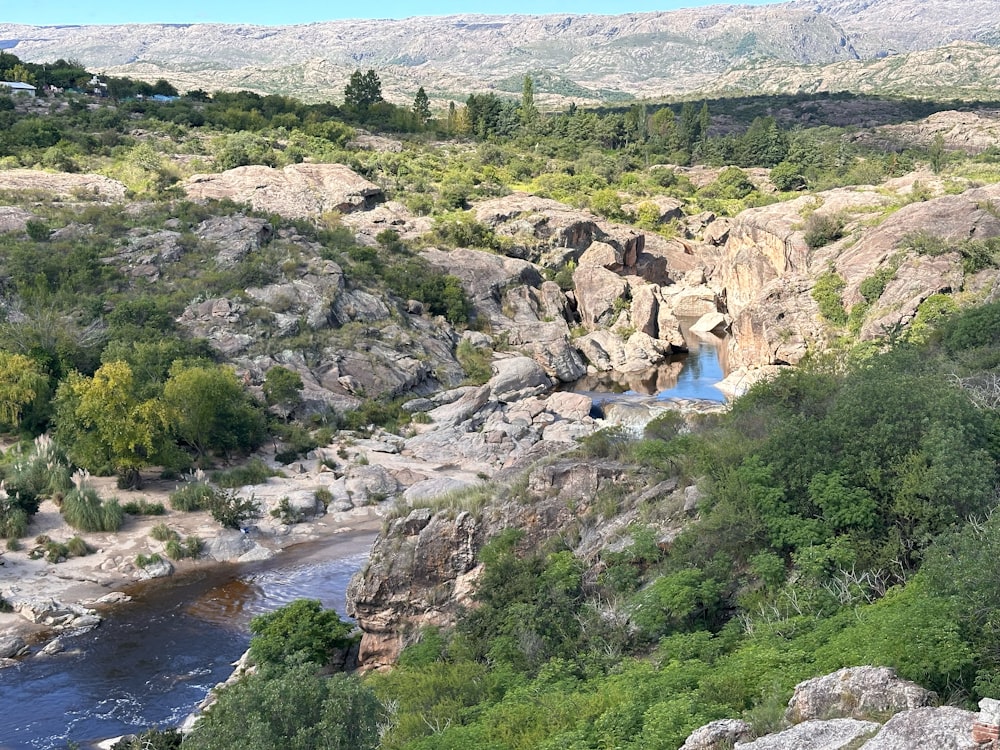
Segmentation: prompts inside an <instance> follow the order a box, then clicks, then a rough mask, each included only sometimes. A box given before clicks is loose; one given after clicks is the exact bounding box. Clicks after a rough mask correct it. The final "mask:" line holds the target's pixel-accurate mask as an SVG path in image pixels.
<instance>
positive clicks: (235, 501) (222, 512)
mask: <svg viewBox="0 0 1000 750" xmlns="http://www.w3.org/2000/svg"><path fill="white" fill-rule="evenodd" d="M208 510H209V512H210V513H211V514H212V518H214V519H215V520H216V522H217V523H220V524H222V526H224V527H225V528H227V529H238V528H240V527H241V526H243V524H244V523H245V522H247V521H249V520H251V519H254V518H260V506H259V505H258V503H257V499H256V498H255V497H254V496H253V495H250V497H240V496H239V495H237V494H236V493H235V492H217V493H216V494H215V495H214V496H213V498H212V501H211V504H210V505H209V508H208Z"/></svg>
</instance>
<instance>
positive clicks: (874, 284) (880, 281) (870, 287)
mask: <svg viewBox="0 0 1000 750" xmlns="http://www.w3.org/2000/svg"><path fill="white" fill-rule="evenodd" d="M895 275H896V272H895V271H893V270H892V269H891V268H880V269H879V270H878V271H876V272H875V273H873V274H872V275H871V276H869V277H868V278H866V279H865V280H863V281H862V282H861V285H860V286H859V287H858V291H859V292H860V293H861V296H862V297H863V298H864V300H865V302H868V303H872V302H875V301H876V300H877V299H878V298H879V297H881V296H882V292H884V291H885V288H886V286H888V284H889V282H890V281H892V278H893V276H895Z"/></svg>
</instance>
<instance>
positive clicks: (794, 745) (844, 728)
mask: <svg viewBox="0 0 1000 750" xmlns="http://www.w3.org/2000/svg"><path fill="white" fill-rule="evenodd" d="M879 728H880V725H879V724H877V723H875V722H874V721H859V720H858V719H830V720H827V721H816V720H812V721H804V722H802V723H801V724H796V725H795V726H793V727H791V728H790V729H786V730H784V731H783V732H777V733H775V734H769V735H767V736H765V737H761V738H759V739H756V740H754V741H753V742H746V743H743V742H740V743H737V744H736V746H735V747H736V748H739V750H854V748H856V747H858V742H859V741H861V740H864V739H865V738H867V737H871V736H872V735H874V734H875V733H876V732H878V730H879Z"/></svg>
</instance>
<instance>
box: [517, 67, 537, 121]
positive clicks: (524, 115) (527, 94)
mask: <svg viewBox="0 0 1000 750" xmlns="http://www.w3.org/2000/svg"><path fill="white" fill-rule="evenodd" d="M537 119H538V110H537V109H536V108H535V82H534V81H533V80H531V75H528V74H526V75H525V76H524V84H523V86H522V87H521V124H522V125H524V126H525V127H528V126H530V125H532V124H534V123H535V121H536V120H537Z"/></svg>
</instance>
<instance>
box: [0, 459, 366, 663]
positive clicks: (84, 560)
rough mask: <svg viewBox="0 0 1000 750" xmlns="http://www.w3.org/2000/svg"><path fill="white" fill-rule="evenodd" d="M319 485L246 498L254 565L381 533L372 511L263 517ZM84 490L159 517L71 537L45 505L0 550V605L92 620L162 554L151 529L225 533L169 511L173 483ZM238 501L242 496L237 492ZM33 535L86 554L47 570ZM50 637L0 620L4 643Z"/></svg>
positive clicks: (288, 482)
mask: <svg viewBox="0 0 1000 750" xmlns="http://www.w3.org/2000/svg"><path fill="white" fill-rule="evenodd" d="M325 479H326V477H323V476H321V475H317V474H315V473H313V472H306V473H302V474H297V475H295V476H292V477H275V478H272V479H270V480H268V482H267V483H266V484H264V485H259V486H256V487H253V488H247V490H248V491H249V490H251V489H252V490H253V492H254V494H255V496H256V497H257V498H258V499H259V500H260V501H261V506H262V509H263V510H264V516H263V517H262V518H261V519H260V520H259V521H258V522H257V524H256V526H257V530H256V531H255V532H254V533H253V534H252V535H250V538H249V539H247V540H246V543H247V544H251V545H252V547H253V550H254V553H255V556H256V557H257V559H260V558H261V557H265V556H268V555H270V554H276V553H279V552H280V550H282V549H283V548H285V547H289V546H291V545H294V544H300V543H302V542H315V541H322V540H325V539H333V538H334V537H336V536H338V535H342V534H346V533H351V532H360V531H373V532H374V531H377V530H378V529H379V528H380V527H381V523H382V522H381V517H380V515H381V511H380V509H379V508H378V507H376V506H369V507H364V508H356V509H353V510H350V511H346V512H334V513H328V514H326V515H321V516H317V517H315V518H309V519H308V520H307V521H305V522H303V523H299V524H295V525H292V526H285V525H282V524H281V523H279V522H278V521H277V520H276V519H273V518H271V517H270V516H269V515H268V514H267V510H268V508H269V507H271V506H272V505H273V504H274V503H275V502H276V501H277V499H279V498H280V497H282V496H284V495H287V494H289V493H290V492H295V491H298V492H302V491H303V490H304V489H315V488H317V487H320V486H323V484H324V480H325ZM91 481H92V484H93V485H94V486H95V488H96V489H97V490H98V492H99V493H100V494H101V495H102V496H103V497H117V498H118V500H119V502H121V503H122V504H125V503H127V502H130V501H133V500H139V499H144V500H146V501H147V502H150V503H162V504H163V506H164V508H166V513H165V514H164V515H161V516H126V520H125V523H124V525H123V526H122V528H121V529H120V530H119V531H117V532H115V533H113V534H108V533H93V534H78V532H76V531H75V530H74V529H72V528H71V527H70V526H68V525H67V524H66V523H65V522H64V520H63V518H62V515H61V514H60V512H59V509H58V508H57V507H56V505H55V504H54V503H53V502H52V501H49V500H47V501H45V502H44V503H42V506H41V508H40V510H39V512H38V513H37V514H36V515H35V516H34V517H33V518H32V521H31V526H30V527H29V530H28V534H27V536H26V537H25V538H23V539H22V540H21V545H22V548H21V549H20V550H18V551H10V550H5V551H3V552H2V553H0V597H2V598H3V599H4V600H5V601H7V602H15V603H17V602H23V601H24V600H27V599H31V600H34V601H44V600H54V601H55V602H58V603H59V604H61V605H70V606H78V607H85V608H88V609H94V610H96V611H97V612H98V614H100V611H101V608H102V605H101V603H100V601H99V600H101V599H102V598H103V597H107V595H108V594H113V592H116V591H121V590H122V589H124V588H125V587H127V586H128V585H129V584H131V583H134V582H135V581H138V580H142V578H143V575H142V570H141V569H139V568H138V567H136V565H135V559H136V557H137V556H139V555H146V556H149V555H152V554H154V553H159V554H160V555H162V556H163V557H166V555H165V553H164V547H165V545H164V543H163V542H159V541H156V540H154V539H153V538H152V537H151V536H150V532H151V530H152V529H153V527H154V526H156V525H157V524H161V523H163V524H166V525H167V526H168V527H170V528H171V529H173V530H174V531H176V532H177V533H178V534H179V535H180V537H181V538H182V539H183V538H186V537H188V536H197V537H198V538H200V539H202V540H203V541H205V542H209V541H211V540H214V539H217V538H219V537H220V536H224V535H226V534H232V533H233V532H227V531H224V530H223V529H222V528H221V527H220V526H219V524H218V523H216V522H215V521H214V520H213V519H212V517H211V516H210V515H209V514H208V513H207V512H204V511H199V512H180V511H175V510H171V509H170V503H169V495H170V493H171V492H173V491H174V490H175V489H176V488H177V485H178V483H177V482H176V481H164V480H159V479H149V480H148V481H146V482H145V483H144V485H143V488H142V489H141V490H137V491H125V490H119V489H117V488H116V487H115V481H114V479H113V478H107V479H103V478H101V479H96V478H95V479H93V480H91ZM241 494H248V492H247V491H241ZM40 535H45V536H48V537H49V538H50V539H52V540H53V541H57V542H66V541H67V540H68V539H70V538H72V537H73V536H77V535H79V536H81V537H82V538H83V539H84V540H85V541H86V542H87V544H88V546H89V547H90V548H91V549H92V550H94V552H93V553H92V554H89V555H87V556H85V557H71V558H69V559H67V560H65V561H64V562H60V563H51V562H48V561H46V560H45V559H37V560H33V559H31V557H30V554H29V553H30V552H31V550H32V549H33V548H34V547H35V546H36V544H35V539H36V538H37V537H39V536H40ZM220 562H221V560H217V559H215V558H213V557H209V556H202V557H201V558H200V559H198V560H181V561H173V562H172V564H173V567H174V568H175V572H183V571H185V570H191V569H193V568H198V567H207V566H212V565H217V564H219V563H220ZM55 633H56V629H55V628H53V627H52V626H51V625H49V624H45V623H44V622H32V621H31V619H29V617H28V615H26V614H19V613H17V612H0V640H2V639H4V638H6V637H20V638H23V639H24V640H26V641H27V642H28V643H30V644H32V645H33V650H34V648H37V647H38V646H39V645H40V644H41V643H42V642H44V641H46V640H48V639H49V638H50V637H51V636H53V635H54V634H55Z"/></svg>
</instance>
